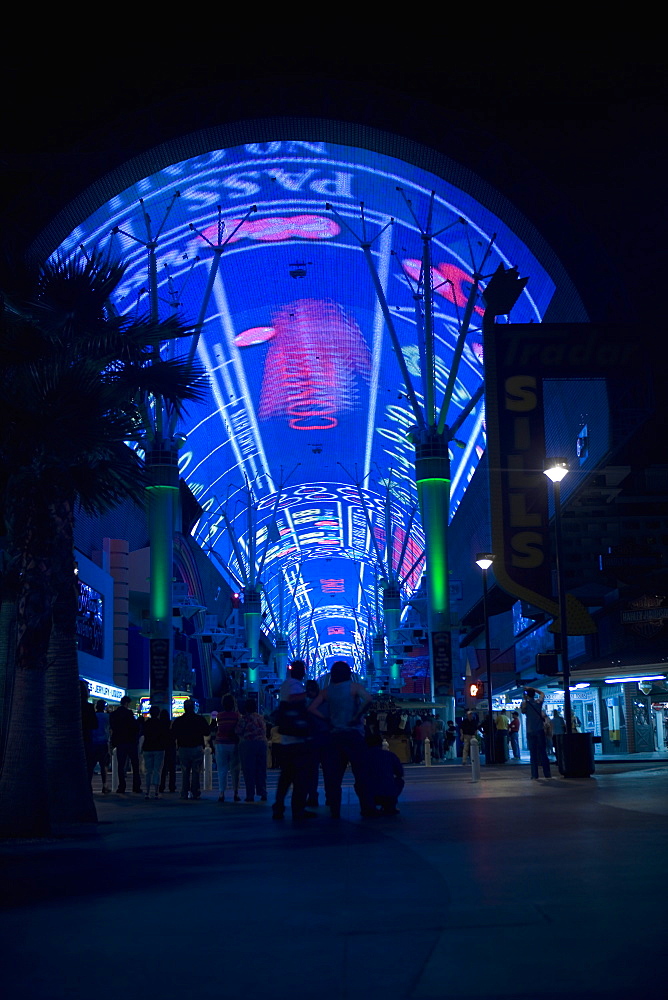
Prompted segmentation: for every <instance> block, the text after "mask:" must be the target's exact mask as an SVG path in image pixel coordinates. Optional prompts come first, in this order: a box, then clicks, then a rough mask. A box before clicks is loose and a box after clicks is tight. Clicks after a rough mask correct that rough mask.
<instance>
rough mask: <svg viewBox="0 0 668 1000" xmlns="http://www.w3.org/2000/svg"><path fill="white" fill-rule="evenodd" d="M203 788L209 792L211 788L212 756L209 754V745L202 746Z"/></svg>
mask: <svg viewBox="0 0 668 1000" xmlns="http://www.w3.org/2000/svg"><path fill="white" fill-rule="evenodd" d="M203 788H204V791H205V792H210V791H211V789H212V788H213V758H212V755H211V747H205V748H204V782H203Z"/></svg>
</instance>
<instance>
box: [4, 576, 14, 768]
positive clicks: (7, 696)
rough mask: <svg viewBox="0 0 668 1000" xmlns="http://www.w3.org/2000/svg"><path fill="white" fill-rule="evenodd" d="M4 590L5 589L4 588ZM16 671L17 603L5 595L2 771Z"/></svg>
mask: <svg viewBox="0 0 668 1000" xmlns="http://www.w3.org/2000/svg"><path fill="white" fill-rule="evenodd" d="M3 589H4V588H3ZM15 670H16V601H15V600H14V598H13V597H10V596H9V594H6V593H3V595H2V606H0V771H2V762H3V760H4V757H5V747H6V745H7V728H8V726H9V707H10V705H11V701H12V689H13V687H14V671H15Z"/></svg>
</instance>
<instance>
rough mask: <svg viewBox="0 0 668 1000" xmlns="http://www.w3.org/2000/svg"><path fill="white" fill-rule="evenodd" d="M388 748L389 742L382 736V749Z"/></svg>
mask: <svg viewBox="0 0 668 1000" xmlns="http://www.w3.org/2000/svg"><path fill="white" fill-rule="evenodd" d="M389 749H390V744H389V743H388V742H387V740H386V739H385V737H384V736H383V750H389Z"/></svg>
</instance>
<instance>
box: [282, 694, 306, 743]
mask: <svg viewBox="0 0 668 1000" xmlns="http://www.w3.org/2000/svg"><path fill="white" fill-rule="evenodd" d="M276 725H277V726H278V731H279V733H280V734H281V736H292V737H294V738H296V739H301V740H305V739H306V738H307V737H308V736H309V734H310V725H309V717H308V713H307V708H306V702H305V701H281V702H279V705H278V709H277V711H276Z"/></svg>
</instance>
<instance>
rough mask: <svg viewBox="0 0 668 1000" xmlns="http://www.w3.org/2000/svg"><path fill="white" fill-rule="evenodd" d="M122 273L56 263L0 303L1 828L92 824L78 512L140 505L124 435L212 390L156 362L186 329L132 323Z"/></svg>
mask: <svg viewBox="0 0 668 1000" xmlns="http://www.w3.org/2000/svg"><path fill="white" fill-rule="evenodd" d="M123 272H124V268H123V267H122V266H121V265H118V264H116V263H113V262H110V261H109V260H108V259H105V258H103V257H102V256H101V255H95V256H93V257H92V258H90V259H88V260H86V259H84V260H79V261H74V260H70V261H64V262H63V261H56V262H55V263H49V264H46V265H44V266H43V267H42V268H41V269H40V270H39V272H38V273H31V272H30V271H24V272H23V273H22V274H21V276H20V279H19V280H16V281H14V282H13V287H14V288H15V289H18V292H17V293H16V294H15V295H14V296H13V297H12V296H10V295H6V296H5V298H4V300H3V301H2V302H0V359H1V360H0V465H1V468H0V502H1V504H2V513H3V521H4V528H5V533H6V556H7V558H6V560H5V563H6V565H5V572H4V573H3V588H2V601H3V615H2V616H0V623H4V625H5V627H6V628H7V629H8V630H9V634H8V635H5V636H0V657H2V660H0V665H1V666H2V667H3V668H4V678H0V690H2V691H10V692H11V702H10V706H9V711H5V719H4V721H3V739H2V741H0V752H1V751H2V749H3V747H4V754H3V757H2V760H1V762H0V767H1V772H0V835H4V836H43V835H45V834H46V833H48V831H49V829H50V823H51V821H52V820H53V819H54V818H55V819H58V820H61V821H62V820H67V821H74V822H81V821H87V820H88V821H90V820H94V819H95V811H94V807H93V803H92V797H91V795H90V788H89V784H88V781H87V776H86V771H85V760H84V750H83V740H82V734H81V719H80V707H79V695H78V667H77V661H76V643H75V631H76V590H75V574H74V568H75V565H74V548H73V538H74V534H73V531H74V517H75V511H76V509H77V506H78V507H80V508H81V509H83V510H84V511H86V512H88V513H92V514H100V513H103V512H104V511H106V510H109V509H110V508H111V507H112V506H114V505H115V504H117V503H118V502H119V501H121V500H123V499H125V498H127V497H131V498H133V499H134V500H136V501H137V502H140V503H141V502H142V501H143V496H144V489H145V485H146V477H145V473H144V466H143V461H142V459H141V457H140V455H139V454H138V452H137V451H136V450H134V449H133V448H131V447H130V446H129V445H128V444H127V442H128V441H137V440H138V439H140V438H141V437H142V434H143V433H144V430H145V423H146V421H145V417H146V415H147V412H148V410H147V407H149V406H150V400H151V398H152V397H157V398H162V399H165V400H167V401H169V402H170V403H171V405H172V406H174V407H177V408H178V407H180V406H181V405H182V403H183V402H184V401H188V400H194V399H199V398H201V396H202V394H203V392H204V384H203V372H202V370H201V369H200V368H199V367H198V366H196V365H192V364H188V363H187V362H186V361H183V360H179V359H170V360H165V359H163V358H161V356H160V344H161V343H162V342H163V341H165V340H167V339H173V338H178V337H184V336H187V335H188V333H189V331H188V330H187V328H185V327H184V326H183V324H182V323H180V322H179V321H178V319H176V318H170V319H169V320H167V321H162V322H151V321H149V320H147V319H135V320H129V319H126V318H123V317H119V316H118V315H117V314H116V313H115V311H114V310H113V308H112V307H110V306H109V301H110V296H111V295H112V293H113V291H114V289H115V288H116V286H117V285H118V283H119V282H120V281H121V279H122V277H123ZM12 607H15V609H16V610H15V621H12V614H11V609H12ZM13 650H15V664H14V666H13V668H12V665H11V664H10V662H9V656H8V651H13ZM47 667H48V669H47ZM3 681H4V683H3ZM47 709H48V717H47ZM47 739H48V747H49V751H48V753H47Z"/></svg>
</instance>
